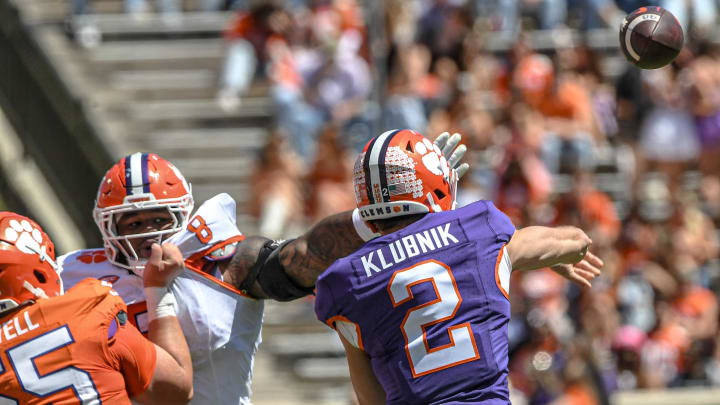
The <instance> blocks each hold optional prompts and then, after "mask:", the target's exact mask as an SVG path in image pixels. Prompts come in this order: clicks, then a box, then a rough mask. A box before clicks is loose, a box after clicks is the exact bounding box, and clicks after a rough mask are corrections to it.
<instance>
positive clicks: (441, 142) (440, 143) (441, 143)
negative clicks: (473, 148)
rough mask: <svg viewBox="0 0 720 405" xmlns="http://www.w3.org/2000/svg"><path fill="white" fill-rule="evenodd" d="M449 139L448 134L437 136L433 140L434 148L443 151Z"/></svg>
mask: <svg viewBox="0 0 720 405" xmlns="http://www.w3.org/2000/svg"><path fill="white" fill-rule="evenodd" d="M449 138H450V133H449V132H443V133H442V134H440V135H438V137H437V138H435V142H434V143H435V146H437V147H438V149H440V150H445V144H447V141H448V139H449Z"/></svg>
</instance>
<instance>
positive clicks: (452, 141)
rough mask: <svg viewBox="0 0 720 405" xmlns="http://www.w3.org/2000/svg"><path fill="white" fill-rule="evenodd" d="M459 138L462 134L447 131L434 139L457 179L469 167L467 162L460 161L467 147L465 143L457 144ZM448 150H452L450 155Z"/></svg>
mask: <svg viewBox="0 0 720 405" xmlns="http://www.w3.org/2000/svg"><path fill="white" fill-rule="evenodd" d="M461 139H462V136H461V135H460V134H458V133H454V134H453V135H452V136H450V133H449V132H443V133H442V134H440V136H438V137H437V138H436V139H435V146H437V147H438V148H439V149H440V150H441V151H442V153H443V155H445V158H446V159H447V162H448V164H449V165H450V168H452V169H454V170H455V173H456V175H457V179H458V180H459V179H460V178H461V177H462V176H463V175H464V174H465V173H467V171H468V169H470V165H469V164H467V163H460V161H461V160H462V158H463V156H464V155H465V152H467V147H466V146H465V145H460V146H458V144H459V143H460V140H461ZM456 146H457V148H456ZM453 150H454V151H453ZM450 152H452V155H451V154H450Z"/></svg>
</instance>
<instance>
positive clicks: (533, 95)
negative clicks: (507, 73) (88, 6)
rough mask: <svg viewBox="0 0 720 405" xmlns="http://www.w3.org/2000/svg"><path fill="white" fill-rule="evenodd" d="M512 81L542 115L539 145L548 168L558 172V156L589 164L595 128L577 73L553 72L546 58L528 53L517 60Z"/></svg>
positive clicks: (587, 99)
mask: <svg viewBox="0 0 720 405" xmlns="http://www.w3.org/2000/svg"><path fill="white" fill-rule="evenodd" d="M513 82H514V84H515V85H516V86H517V88H518V89H519V92H520V96H521V98H522V100H523V102H525V103H526V104H527V105H528V106H529V107H530V108H531V109H532V111H533V112H536V113H539V114H540V115H541V117H542V119H541V125H542V128H543V129H542V135H541V136H542V139H541V143H540V147H541V150H542V156H543V161H544V162H545V164H546V166H547V167H548V169H549V170H550V171H551V172H552V173H557V172H559V171H560V169H561V164H562V162H563V160H562V159H563V158H567V157H572V156H575V158H574V159H575V160H576V161H577V162H578V163H579V164H580V165H581V167H582V168H584V169H590V168H592V166H593V145H594V139H595V138H596V137H598V132H597V127H596V123H595V117H594V116H593V112H592V104H591V100H590V95H589V94H588V91H587V90H586V89H585V88H583V87H582V85H581V84H580V82H579V81H578V80H577V77H576V76H575V75H574V74H564V75H558V76H556V73H555V67H554V65H553V62H552V60H551V59H550V58H548V57H547V56H544V55H541V54H532V55H529V56H526V57H524V58H523V59H522V60H520V62H519V63H518V66H517V67H516V69H515V72H514V74H513Z"/></svg>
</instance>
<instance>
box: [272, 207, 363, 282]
mask: <svg viewBox="0 0 720 405" xmlns="http://www.w3.org/2000/svg"><path fill="white" fill-rule="evenodd" d="M363 243H364V241H363V240H362V239H361V238H360V236H358V234H357V232H356V231H355V228H354V225H353V222H352V211H346V212H342V213H340V214H336V215H332V216H329V217H327V218H324V219H323V220H321V221H320V222H319V223H317V224H316V225H315V226H313V227H312V229H310V230H309V231H308V232H307V233H305V234H304V235H303V236H301V237H299V238H298V239H296V240H294V241H293V242H292V243H290V244H288V245H287V246H285V247H284V248H283V250H282V251H281V252H280V260H281V263H282V264H283V266H284V267H285V271H286V272H287V274H288V275H289V276H290V277H291V278H292V279H293V280H294V281H295V282H297V283H298V284H300V285H302V286H303V287H311V286H313V285H315V280H317V278H318V276H319V275H320V274H321V273H322V272H323V271H325V269H327V268H328V267H329V266H330V265H331V264H332V263H333V262H334V261H335V260H337V259H339V258H342V257H345V256H347V255H349V254H350V253H352V252H354V251H355V250H357V249H358V248H360V247H361V246H362V245H363Z"/></svg>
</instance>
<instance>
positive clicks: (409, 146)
mask: <svg viewBox="0 0 720 405" xmlns="http://www.w3.org/2000/svg"><path fill="white" fill-rule="evenodd" d="M405 150H406V151H408V152H410V153H413V147H412V143H411V142H410V141H408V143H407V145H405Z"/></svg>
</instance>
